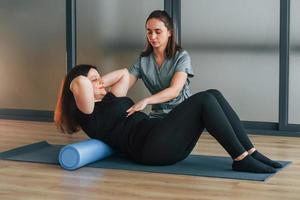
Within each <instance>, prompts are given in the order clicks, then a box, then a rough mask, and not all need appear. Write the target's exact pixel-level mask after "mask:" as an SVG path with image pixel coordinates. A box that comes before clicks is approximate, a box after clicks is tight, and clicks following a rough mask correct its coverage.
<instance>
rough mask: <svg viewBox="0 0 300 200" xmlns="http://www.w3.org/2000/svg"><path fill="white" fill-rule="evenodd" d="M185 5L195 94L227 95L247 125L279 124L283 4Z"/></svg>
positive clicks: (205, 1)
mask: <svg viewBox="0 0 300 200" xmlns="http://www.w3.org/2000/svg"><path fill="white" fill-rule="evenodd" d="M181 3H182V24H181V27H182V34H181V35H182V39H181V41H182V45H183V47H184V48H185V49H187V50H188V51H189V52H190V54H191V58H192V65H193V68H194V71H195V77H194V78H193V79H192V81H191V86H192V90H193V91H194V92H195V91H202V90H206V89H209V88H216V89H218V90H220V91H222V92H223V94H224V95H225V97H226V98H227V99H228V100H229V102H230V103H231V105H232V106H233V107H234V109H235V110H236V111H237V113H238V114H239V116H240V117H241V119H242V120H246V121H266V122H278V93H279V92H278V91H279V78H278V77H279V3H280V2H279V0H275V1H274V0H246V1H239V0H226V1H218V0H189V1H182V2H181Z"/></svg>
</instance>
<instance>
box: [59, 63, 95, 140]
mask: <svg viewBox="0 0 300 200" xmlns="http://www.w3.org/2000/svg"><path fill="white" fill-rule="evenodd" d="M92 68H93V69H96V70H97V71H98V69H97V67H96V66H93V65H87V64H81V65H76V66H75V67H74V68H73V69H71V71H69V72H68V74H67V75H66V77H65V78H64V80H63V81H62V82H61V86H60V90H59V94H58V98H57V103H56V108H55V112H54V122H55V125H56V126H57V128H58V129H59V130H60V131H62V132H64V133H66V132H67V133H69V134H72V133H74V132H77V131H79V130H80V126H79V124H78V122H77V121H76V117H75V116H76V109H77V106H76V102H75V98H74V96H73V93H72V91H71V90H70V84H71V82H72V80H73V79H74V78H76V77H77V76H80V75H83V76H87V74H88V72H89V71H90V69H92Z"/></svg>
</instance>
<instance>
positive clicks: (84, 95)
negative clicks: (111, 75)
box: [70, 76, 95, 114]
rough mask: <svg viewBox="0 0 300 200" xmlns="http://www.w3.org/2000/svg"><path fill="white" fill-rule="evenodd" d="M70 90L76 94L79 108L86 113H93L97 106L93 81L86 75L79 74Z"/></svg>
mask: <svg viewBox="0 0 300 200" xmlns="http://www.w3.org/2000/svg"><path fill="white" fill-rule="evenodd" d="M70 90H71V91H72V93H73V95H74V98H75V102H76V105H77V107H78V109H79V110H80V111H81V112H83V113H85V114H91V113H92V112H93V110H94V106H95V99H94V90H93V85H92V83H91V81H90V80H89V79H88V78H87V77H85V76H78V77H76V78H75V79H74V80H73V81H72V82H71V84H70Z"/></svg>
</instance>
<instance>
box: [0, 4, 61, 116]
mask: <svg viewBox="0 0 300 200" xmlns="http://www.w3.org/2000/svg"><path fill="white" fill-rule="evenodd" d="M0 36H1V45H0V99H1V101H0V107H1V108H18V109H38V110H53V109H54V106H55V102H56V97H57V90H58V88H59V85H60V81H61V79H62V78H63V76H64V74H65V49H66V48H65V2H64V1H61V0H51V1H48V0H39V1H36V0H26V1H19V0H1V1H0Z"/></svg>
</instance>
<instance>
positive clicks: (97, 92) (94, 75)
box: [87, 68, 106, 100]
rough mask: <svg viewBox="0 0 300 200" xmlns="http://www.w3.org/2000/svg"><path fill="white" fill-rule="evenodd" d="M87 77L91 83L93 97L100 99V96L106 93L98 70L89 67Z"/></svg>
mask: <svg viewBox="0 0 300 200" xmlns="http://www.w3.org/2000/svg"><path fill="white" fill-rule="evenodd" d="M87 78H88V79H89V80H90V81H91V83H92V85H93V89H94V97H95V99H97V100H98V99H102V97H103V96H104V95H105V94H106V90H105V88H104V86H103V81H102V78H101V76H100V74H99V73H98V71H97V70H95V69H93V68H91V69H90V71H89V73H88V74H87Z"/></svg>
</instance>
